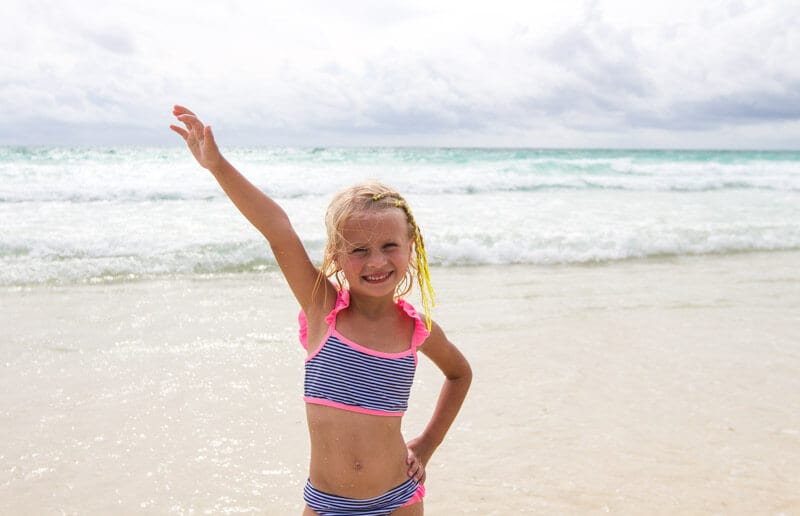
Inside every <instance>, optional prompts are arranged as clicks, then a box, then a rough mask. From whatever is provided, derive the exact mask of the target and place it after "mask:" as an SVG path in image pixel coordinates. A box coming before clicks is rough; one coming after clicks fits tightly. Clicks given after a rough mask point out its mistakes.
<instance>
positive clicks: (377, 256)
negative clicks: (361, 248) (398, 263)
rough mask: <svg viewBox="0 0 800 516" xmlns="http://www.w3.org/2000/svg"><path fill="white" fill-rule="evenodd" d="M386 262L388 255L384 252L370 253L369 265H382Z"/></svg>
mask: <svg viewBox="0 0 800 516" xmlns="http://www.w3.org/2000/svg"><path fill="white" fill-rule="evenodd" d="M385 263H386V255H384V254H383V253H382V252H380V251H378V252H374V253H370V254H369V260H368V261H367V265H369V266H370V267H382V266H383V265H384V264H385Z"/></svg>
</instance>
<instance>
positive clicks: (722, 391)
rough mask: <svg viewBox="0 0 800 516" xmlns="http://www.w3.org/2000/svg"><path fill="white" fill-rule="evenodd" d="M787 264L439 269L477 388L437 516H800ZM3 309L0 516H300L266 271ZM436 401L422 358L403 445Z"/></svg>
mask: <svg viewBox="0 0 800 516" xmlns="http://www.w3.org/2000/svg"><path fill="white" fill-rule="evenodd" d="M798 263H800V252H798V251H784V252H772V253H759V252H754V253H733V254H725V255H701V256H680V257H665V258H644V259H634V260H625V261H622V262H604V263H599V264H596V263H592V264H565V265H551V266H530V265H501V266H466V267H436V268H435V269H434V270H433V281H434V286H435V288H436V290H437V293H438V304H437V306H436V307H435V308H434V317H435V318H436V320H437V322H439V324H440V325H441V326H442V327H443V328H444V329H445V331H446V332H447V334H448V336H449V338H450V339H451V340H453V341H454V342H455V343H456V344H457V345H458V346H459V347H460V348H461V349H462V351H463V352H464V353H465V354H466V355H467V357H468V358H469V359H470V361H471V363H472V365H473V369H474V371H475V381H474V383H473V388H472V390H471V392H470V395H469V397H468V399H467V402H466V404H465V406H464V409H463V411H462V413H461V415H460V416H459V418H458V419H457V420H456V422H455V424H454V426H453V428H452V429H451V431H450V433H449V434H448V438H447V440H446V441H445V443H444V445H443V446H442V448H441V449H440V450H439V451H438V452H437V454H436V456H435V457H434V461H433V463H432V464H431V465H430V466H429V475H428V478H429V480H428V489H429V494H428V496H427V497H426V510H427V511H428V512H429V513H431V514H448V513H458V514H461V513H465V514H468V513H474V514H508V513H510V512H515V511H517V512H518V511H520V510H522V511H523V512H526V513H530V514H552V513H559V514H586V513H589V514H591V513H603V512H617V513H621V514H629V513H649V514H675V513H678V514H691V513H709V512H711V513H720V512H721V513H726V514H752V513H781V512H782V513H786V514H794V513H800V495H798V493H800V480H799V479H800V466H798V465H797V464H798V461H797V460H796V457H797V450H798V449H800V415H798V413H797V411H796V410H794V407H796V406H797V403H798V402H799V401H800V394H798V393H800V380H799V379H798V378H797V374H796V372H797V371H798V370H800V345H799V344H798V343H799V342H800V269H798V267H797V264H798ZM0 299H2V303H3V306H4V310H3V314H2V315H0V324H2V326H3V327H7V328H12V329H13V331H12V332H11V335H10V337H7V338H6V339H5V342H4V343H3V344H2V346H1V347H0V365H3V366H4V374H3V378H2V379H0V388H3V389H4V392H8V393H10V394H9V395H7V396H6V397H5V398H4V400H3V401H2V402H0V424H2V428H3V429H4V430H3V432H4V439H2V442H0V464H2V467H0V512H10V513H19V512H36V513H49V512H58V511H63V512H66V513H81V514H103V513H108V512H119V511H123V512H137V513H165V512H167V513H168V512H174V513H186V512H190V511H192V510H193V511H195V512H203V511H205V510H212V511H217V512H222V511H223V510H228V511H233V510H235V511H236V512H248V513H256V514H286V513H299V511H300V507H301V505H302V503H301V500H302V483H303V482H304V481H305V475H306V467H307V465H306V464H307V437H306V435H305V432H306V431H305V422H304V416H303V405H302V400H301V397H300V389H301V387H300V386H301V383H302V352H301V349H300V346H299V344H298V343H297V338H296V325H295V321H296V315H297V308H296V306H295V302H294V300H293V299H292V298H291V294H290V293H289V290H288V288H287V287H286V285H285V282H284V280H283V279H282V278H281V277H280V276H279V275H278V274H277V273H276V272H265V273H257V274H234V275H226V276H224V277H213V278H197V277H187V278H172V279H170V278H166V279H165V278H159V279H148V280H142V281H135V282H122V283H114V284H100V285H98V284H92V285H66V286H32V287H25V288H24V289H22V290H19V291H11V290H8V289H5V288H4V289H2V290H0ZM411 300H412V301H415V299H414V297H413V296H412V297H411ZM439 381H440V376H439V373H438V372H437V371H435V370H434V369H433V367H432V366H431V365H430V363H429V362H428V361H427V360H426V359H424V358H423V359H421V360H420V369H419V372H418V375H417V380H416V382H415V386H414V389H413V394H412V399H411V405H410V408H409V412H408V415H407V416H406V418H405V420H404V430H405V431H406V435H407V437H409V438H410V437H413V434H414V432H418V431H419V430H420V429H421V428H422V426H423V425H424V424H425V421H426V418H427V417H428V414H429V413H430V410H431V408H432V403H433V400H435V396H436V392H437V391H438V387H439V385H440V383H439Z"/></svg>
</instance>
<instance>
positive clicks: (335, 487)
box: [306, 404, 408, 498]
mask: <svg viewBox="0 0 800 516" xmlns="http://www.w3.org/2000/svg"><path fill="white" fill-rule="evenodd" d="M306 415H307V417H308V430H309V435H310V437H311V467H310V474H309V476H310V479H311V483H312V484H313V485H314V487H315V488H316V489H318V490H320V491H323V492H326V493H330V494H335V495H338V496H344V497H347V498H372V497H374V496H378V495H381V494H383V493H385V492H386V491H388V490H389V489H391V488H393V487H395V486H397V485H399V484H402V483H403V482H405V481H406V480H408V474H407V471H408V466H407V465H406V457H407V449H406V444H405V440H404V439H403V435H402V433H401V432H400V423H401V418H400V417H394V416H389V417H384V416H371V415H367V414H359V413H356V412H348V411H345V410H341V409H336V408H332V407H326V406H323V405H314V404H307V405H306Z"/></svg>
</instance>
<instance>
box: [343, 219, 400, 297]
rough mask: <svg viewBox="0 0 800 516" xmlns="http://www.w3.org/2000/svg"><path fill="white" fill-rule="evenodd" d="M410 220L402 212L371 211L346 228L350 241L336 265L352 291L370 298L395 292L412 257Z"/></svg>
mask: <svg viewBox="0 0 800 516" xmlns="http://www.w3.org/2000/svg"><path fill="white" fill-rule="evenodd" d="M408 233H409V229H408V220H407V218H406V214H405V212H404V211H403V210H400V209H389V210H371V211H368V212H365V213H363V214H359V215H356V216H354V217H352V218H351V219H350V220H348V221H347V222H346V223H345V225H344V227H343V228H342V236H343V237H344V241H345V242H346V244H345V248H344V249H342V250H340V252H339V254H338V256H337V258H336V263H337V266H338V267H339V269H340V270H341V271H342V273H343V274H344V276H345V278H346V279H347V282H348V283H349V284H350V288H351V289H355V291H356V292H358V291H363V293H365V294H367V293H368V294H369V295H384V294H387V293H394V289H395V287H396V286H397V284H398V283H399V282H400V280H401V279H402V278H404V277H405V275H406V272H407V271H408V264H409V260H410V258H411V241H410V239H409V235H408Z"/></svg>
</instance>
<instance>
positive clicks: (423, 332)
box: [397, 298, 431, 349]
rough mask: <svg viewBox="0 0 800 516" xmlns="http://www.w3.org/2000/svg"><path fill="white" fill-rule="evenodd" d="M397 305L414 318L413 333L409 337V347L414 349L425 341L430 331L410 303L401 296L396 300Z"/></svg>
mask: <svg viewBox="0 0 800 516" xmlns="http://www.w3.org/2000/svg"><path fill="white" fill-rule="evenodd" d="M397 306H399V307H400V308H402V309H403V311H404V312H405V313H406V315H408V316H409V317H411V318H412V319H414V335H413V336H412V337H411V349H416V348H418V347H419V346H421V345H422V343H423V342H425V339H427V338H428V335H430V334H431V332H430V331H429V330H428V327H427V325H426V324H425V322H424V321H423V320H422V318H421V317H420V316H419V314H418V313H417V310H416V309H415V308H414V306H413V305H412V304H411V303H409V302H408V301H406V300H405V299H402V298H401V299H398V300H397Z"/></svg>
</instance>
